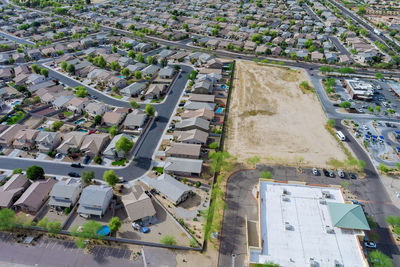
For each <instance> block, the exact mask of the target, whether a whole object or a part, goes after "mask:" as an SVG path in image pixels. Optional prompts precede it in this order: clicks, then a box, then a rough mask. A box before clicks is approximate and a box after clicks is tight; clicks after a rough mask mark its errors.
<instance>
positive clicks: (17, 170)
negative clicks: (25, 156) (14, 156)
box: [13, 168, 22, 174]
mask: <svg viewBox="0 0 400 267" xmlns="http://www.w3.org/2000/svg"><path fill="white" fill-rule="evenodd" d="M19 173H22V169H21V168H19V169H15V170H13V174H19Z"/></svg>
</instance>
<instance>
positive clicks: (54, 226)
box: [47, 221, 61, 236]
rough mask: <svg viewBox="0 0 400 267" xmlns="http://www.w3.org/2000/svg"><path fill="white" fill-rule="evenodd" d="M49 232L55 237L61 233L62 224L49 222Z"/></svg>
mask: <svg viewBox="0 0 400 267" xmlns="http://www.w3.org/2000/svg"><path fill="white" fill-rule="evenodd" d="M47 230H48V231H49V233H50V236H54V235H56V234H58V233H59V232H60V231H61V223H60V222H57V221H54V222H48V223H47Z"/></svg>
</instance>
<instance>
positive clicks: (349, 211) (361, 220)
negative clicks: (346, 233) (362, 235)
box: [327, 202, 370, 230]
mask: <svg viewBox="0 0 400 267" xmlns="http://www.w3.org/2000/svg"><path fill="white" fill-rule="evenodd" d="M327 204H328V208H329V213H330V215H331V220H332V224H333V226H335V227H339V228H346V229H358V230H370V228H369V225H368V221H367V218H365V214H364V211H363V209H362V207H361V206H360V205H354V204H344V203H335V202H328V203H327Z"/></svg>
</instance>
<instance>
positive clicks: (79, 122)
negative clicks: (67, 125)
mask: <svg viewBox="0 0 400 267" xmlns="http://www.w3.org/2000/svg"><path fill="white" fill-rule="evenodd" d="M85 121H86V120H85V119H79V120H77V121H76V122H75V124H78V125H79V124H82V123H84V122H85Z"/></svg>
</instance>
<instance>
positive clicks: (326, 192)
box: [322, 191, 331, 198]
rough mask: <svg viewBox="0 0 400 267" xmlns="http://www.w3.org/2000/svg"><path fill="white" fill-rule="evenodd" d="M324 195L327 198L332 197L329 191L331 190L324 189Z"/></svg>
mask: <svg viewBox="0 0 400 267" xmlns="http://www.w3.org/2000/svg"><path fill="white" fill-rule="evenodd" d="M322 196H323V197H325V198H331V193H329V191H322Z"/></svg>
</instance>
